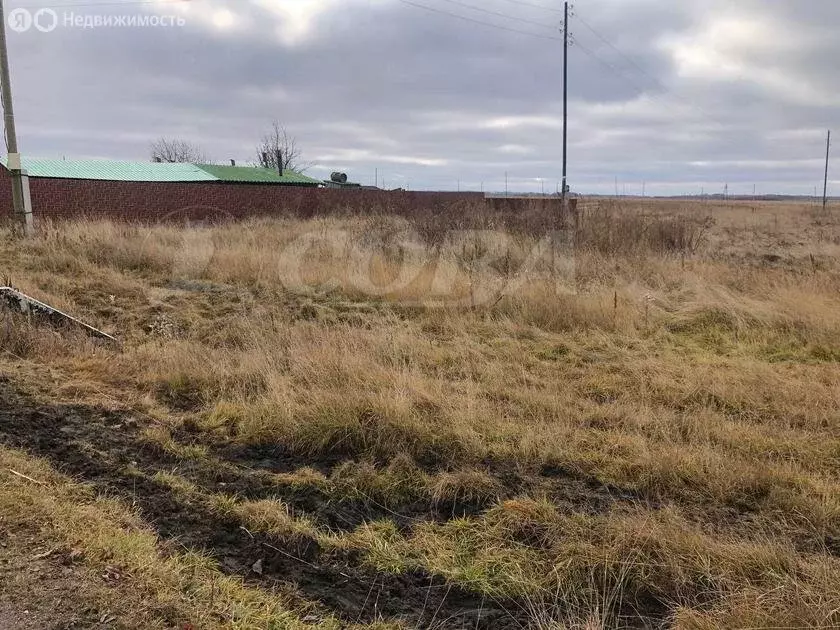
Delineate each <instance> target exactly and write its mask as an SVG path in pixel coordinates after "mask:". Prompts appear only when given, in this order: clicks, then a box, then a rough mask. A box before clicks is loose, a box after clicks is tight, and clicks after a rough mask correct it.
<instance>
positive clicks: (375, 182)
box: [373, 168, 379, 188]
mask: <svg viewBox="0 0 840 630" xmlns="http://www.w3.org/2000/svg"><path fill="white" fill-rule="evenodd" d="M373 187H374V188H379V168H377V169H375V170H374V171H373Z"/></svg>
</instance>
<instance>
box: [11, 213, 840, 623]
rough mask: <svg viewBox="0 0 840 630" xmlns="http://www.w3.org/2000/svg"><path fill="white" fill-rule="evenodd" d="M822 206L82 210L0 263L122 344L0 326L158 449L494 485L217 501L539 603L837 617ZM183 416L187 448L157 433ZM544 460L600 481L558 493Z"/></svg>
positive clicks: (555, 614)
mask: <svg viewBox="0 0 840 630" xmlns="http://www.w3.org/2000/svg"><path fill="white" fill-rule="evenodd" d="M560 219H563V220H562V221H561V220H560ZM836 229H837V227H836V224H832V223H831V222H830V221H828V220H827V219H826V218H825V217H821V218H815V217H813V216H811V215H810V214H809V213H808V212H805V211H803V208H800V207H786V206H777V205H772V204H765V205H761V206H758V207H756V209H755V210H753V208H752V207H751V206H744V205H741V204H736V205H726V206H715V205H712V204H708V205H707V204H699V203H698V204H695V205H690V206H688V207H685V208H680V207H674V206H665V205H662V204H656V203H653V202H645V203H644V204H639V205H635V206H634V205H628V204H616V203H615V202H607V201H604V202H599V203H597V204H593V205H591V206H589V207H584V208H582V211H581V214H580V216H579V217H577V222H576V223H575V222H574V221H571V220H570V221H566V220H565V218H562V217H561V218H558V217H546V216H529V215H525V216H509V215H503V214H500V215H495V216H487V215H482V216H478V215H475V216H473V215H471V214H470V213H469V212H466V213H464V214H463V215H461V216H458V217H449V216H444V215H443V214H436V215H428V216H420V217H414V218H412V219H406V218H404V217H393V216H387V215H377V216H371V217H359V216H349V217H348V216H345V217H340V218H337V217H322V218H316V219H311V220H300V219H276V220H259V221H251V222H246V223H244V224H230V225H216V226H207V227H192V228H189V229H184V228H182V227H178V226H171V225H170V226H140V225H121V224H116V223H111V222H79V223H72V224H64V225H56V226H50V227H48V228H46V229H45V230H43V231H42V233H41V235H40V236H39V237H38V239H37V240H34V241H29V242H26V243H12V242H10V241H7V243H8V244H7V246H6V247H5V248H4V250H3V253H2V259H0V265H2V269H0V271H2V270H5V271H6V272H7V273H8V274H9V275H11V277H12V278H13V280H14V281H15V282H16V283H17V284H18V285H19V286H20V287H21V288H24V289H26V290H28V291H30V292H33V293H35V294H36V295H37V296H38V297H41V298H43V299H45V300H47V301H52V302H55V303H57V304H60V305H62V306H64V307H65V308H67V309H68V310H71V311H72V312H74V313H77V314H79V315H81V316H83V317H86V318H89V319H90V320H91V321H92V323H94V324H97V325H99V326H101V327H103V328H105V329H109V330H112V331H113V332H115V333H117V334H118V335H119V336H120V337H121V338H122V339H123V340H124V349H123V352H122V353H113V352H110V351H107V350H103V349H101V348H96V347H91V346H88V345H86V344H85V343H83V342H82V341H80V340H64V341H62V340H61V339H59V342H61V343H63V344H64V345H63V346H61V347H60V348H56V347H54V346H53V345H50V344H54V343H55V341H54V340H53V341H50V339H54V338H50V337H44V338H43V339H42V338H40V337H39V336H38V335H32V334H31V333H30V332H26V331H27V329H25V328H20V329H19V328H17V327H7V328H6V330H7V332H6V334H5V336H2V337H0V338H2V340H3V346H4V348H6V349H7V350H9V351H10V352H12V353H13V355H14V356H15V357H17V358H14V359H9V360H10V361H11V362H12V363H11V364H13V365H15V366H17V369H20V368H21V367H25V366H26V365H30V364H31V363H39V362H40V363H43V362H46V363H48V364H49V365H50V367H51V369H54V370H57V371H59V372H60V373H62V374H64V375H66V376H65V378H64V379H62V380H61V381H60V382H59V383H58V384H57V386H56V387H55V391H54V392H53V395H56V396H64V397H68V398H72V399H75V400H78V399H87V400H96V401H99V402H101V403H104V404H109V405H114V404H117V403H116V402H115V401H118V402H119V404H128V405H130V406H131V407H133V408H135V409H140V410H142V411H143V412H144V413H147V414H149V415H152V416H155V417H157V418H159V419H160V423H159V425H158V426H157V427H156V430H155V433H154V434H151V435H152V437H153V438H154V439H158V440H160V441H161V443H162V444H163V445H164V447H165V448H168V449H171V450H172V451H173V452H175V453H180V454H181V455H184V456H186V455H189V456H191V457H199V458H200V457H209V456H210V455H209V454H208V453H209V450H208V449H212V447H213V445H217V444H235V445H239V446H243V445H244V446H254V445H269V446H279V447H281V448H282V449H283V450H284V451H286V452H289V453H291V454H293V455H295V456H297V457H300V458H303V459H304V460H307V461H311V462H313V463H317V462H326V461H335V460H338V461H339V462H340V465H338V466H336V467H335V469H334V470H332V471H329V474H328V475H321V474H320V473H319V474H318V475H313V474H312V471H311V470H308V471H304V470H302V471H300V476H299V477H297V476H296V477H295V479H296V481H295V483H296V484H299V485H302V486H304V487H310V488H317V489H318V492H321V493H326V494H327V495H328V496H329V497H330V498H331V500H334V501H337V502H340V501H345V500H356V501H358V500H370V501H373V502H375V503H376V504H382V505H385V506H386V507H387V508H388V509H390V510H399V509H400V506H402V505H406V504H411V503H416V502H418V501H421V502H422V501H425V502H427V503H428V504H429V505H432V506H434V505H438V506H440V505H449V504H456V503H458V502H466V503H474V504H478V505H482V506H484V507H485V508H487V507H489V508H490V509H489V510H485V511H479V512H478V514H477V515H475V516H472V517H469V518H464V519H455V520H453V521H450V522H447V523H427V524H423V525H422V526H421V527H418V528H415V529H414V530H413V531H411V532H409V533H405V532H400V531H395V530H394V528H393V524H388V523H379V524H376V523H373V524H368V525H366V526H364V527H362V528H360V529H359V530H357V531H354V532H346V533H345V534H343V535H339V536H334V535H333V533H330V532H321V533H318V532H314V533H313V525H312V523H311V522H310V521H308V520H306V519H305V518H304V519H303V522H302V523H297V524H295V523H294V522H290V521H289V514H288V513H285V516H284V515H283V513H282V510H280V511H277V513H276V514H275V516H274V517H272V514H273V513H274V512H273V511H272V509H270V508H271V507H272V506H270V505H267V504H256V505H251V504H245V505H238V507H237V504H236V499H233V501H234V508H231V509H232V510H233V511H232V512H231V513H234V514H237V515H239V516H238V517H240V518H247V519H249V522H253V523H256V524H258V525H257V526H258V527H261V528H263V529H271V527H272V526H274V527H275V528H285V529H284V531H286V530H290V531H291V530H294V531H298V529H296V528H298V527H300V528H302V529H303V530H306V531H307V532H309V533H308V535H317V536H320V537H321V538H322V543H324V545H325V548H327V547H328V548H334V549H345V550H347V549H352V550H357V551H359V553H361V554H362V557H364V558H366V560H365V561H366V562H369V563H371V564H372V565H373V566H375V567H377V568H378V570H389V571H410V570H413V569H415V568H418V567H419V568H423V569H425V570H427V571H429V572H432V573H435V574H438V575H442V576H445V577H446V578H447V579H449V580H451V581H452V582H453V583H456V584H461V585H464V586H466V587H468V588H470V589H473V590H478V591H480V592H483V593H486V594H488V595H492V596H494V597H502V596H515V597H518V598H520V599H523V598H524V600H525V601H527V602H529V606H530V607H531V608H532V609H533V615H532V617H533V619H534V623H535V624H536V626H537V627H586V624H589V625H590V626H592V627H615V626H618V625H620V624H621V623H622V622H621V618H622V616H624V615H627V614H628V611H630V610H633V609H635V610H637V612H645V610H646V608H649V609H650V610H648V611H647V612H649V613H650V614H651V615H654V616H656V615H659V616H661V615H663V614H666V615H667V616H668V618H669V619H670V621H671V623H673V625H675V626H677V627H687V628H688V627H692V628H694V627H735V626H739V625H746V626H750V625H753V626H758V625H761V624H765V625H766V624H767V623H769V622H770V621H772V619H771V617H774V618H776V619H778V620H783V621H784V623H789V624H794V622H798V623H799V624H800V625H808V624H810V625H815V626H817V627H819V625H820V624H823V625H826V624H828V623H829V622H836V621H837V619H836V617H837V612H836V610H837V602H836V598H835V597H834V596H833V592H832V590H831V589H832V587H831V584H832V583H833V581H834V580H835V579H836V577H837V576H838V566H837V560H836V557H834V555H832V554H836V550H835V551H832V550H834V549H835V547H836V541H837V540H840V485H838V482H837V479H836V475H835V472H836V464H837V453H838V452H840V451H838V444H840V423H839V422H838V421H840V417H838V412H837V409H838V402H840V382H838V376H837V374H838V372H837V362H838V361H839V360H840V347H839V346H838V339H840V309H838V306H840V299H838V296H840V276H839V275H838V266H837V254H838V243H840V240H838V239H837V236H836ZM18 330H20V331H22V332H17V331H18ZM15 344H16V345H15ZM184 423H188V424H189V427H190V429H191V431H192V432H193V433H195V432H196V431H197V432H198V434H199V435H200V436H201V443H202V444H203V445H204V450H201V449H193V450H192V451H187V450H186V449H185V446H184V445H183V444H179V442H178V440H177V439H175V437H173V436H177V435H178V433H179V431H180V430H181V429H182V428H183V426H184ZM179 449H180V450H179ZM406 471H409V472H408V473H406ZM512 471H515V472H512ZM547 471H548V472H547ZM551 471H556V472H555V473H551ZM552 474H553V475H554V476H552ZM512 476H513V477H514V479H517V480H518V481H515V482H514V481H511V477H512ZM564 480H578V481H585V482H586V483H588V484H590V485H591V487H592V488H595V489H597V488H600V489H604V488H606V489H607V494H608V495H610V494H614V495H615V496H617V497H619V499H620V500H618V501H617V502H616V503H615V504H612V503H610V505H609V506H607V507H606V508H599V509H601V510H602V512H599V511H598V509H595V508H594V507H593V508H592V509H587V508H586V507H582V506H581V505H575V504H571V505H570V504H569V503H564V502H563V501H562V500H560V499H559V498H558V494H562V492H563V490H562V488H564V487H565V486H564V483H566V482H565V481H564ZM280 481H281V480H278V483H279V482H280ZM286 482H288V480H285V481H283V483H286ZM569 483H571V481H569ZM552 493H554V494H552ZM596 494H597V493H596ZM589 498H590V499H591V500H593V501H594V500H595V496H594V495H593V496H592V497H589ZM582 500H584V501H585V500H586V497H583V499H582ZM272 518H274V519H275V521H276V522H275V523H273V525H272V523H271V522H269V521H271V519H272ZM289 528H291V529H289ZM278 531H279V530H278ZM327 543H329V544H327ZM759 595H760V596H761V598H762V599H760V600H757V602H756V603H754V604H751V603H750V599H751V598H753V597H757V596H759ZM663 611H664V612H663ZM768 611H769V612H768Z"/></svg>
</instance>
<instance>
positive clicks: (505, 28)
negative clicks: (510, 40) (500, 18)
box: [399, 0, 563, 42]
mask: <svg viewBox="0 0 840 630" xmlns="http://www.w3.org/2000/svg"><path fill="white" fill-rule="evenodd" d="M399 2H402V3H403V4H407V5H409V6H412V7H415V8H417V9H424V10H425V11H431V12H432V13H438V14H440V15H447V16H449V17H453V18H456V19H459V20H463V21H465V22H472V23H473V24H481V25H483V26H489V27H490V28H495V29H498V30H500V31H508V32H509V33H519V34H520V35H529V36H531V37H537V38H539V39H550V40H553V41H556V42H559V41H563V40H562V38H560V37H552V36H551V35H543V34H541V33H533V32H530V31H523V30H520V29H518V28H511V27H509V26H502V25H501V24H493V23H492V22H485V21H484V20H478V19H476V18H471V17H467V16H466V15H459V14H458V13H452V12H450V11H444V10H443V9H437V8H435V7H430V6H426V5H425V4H419V3H417V2H412V0H399ZM508 17H510V16H508Z"/></svg>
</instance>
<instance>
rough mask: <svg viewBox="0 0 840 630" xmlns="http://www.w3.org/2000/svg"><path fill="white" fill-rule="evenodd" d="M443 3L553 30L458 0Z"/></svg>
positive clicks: (541, 24) (534, 21)
mask: <svg viewBox="0 0 840 630" xmlns="http://www.w3.org/2000/svg"><path fill="white" fill-rule="evenodd" d="M443 1H444V2H448V3H449V4H455V5H457V6H459V7H464V8H465V9H472V10H473V11H479V12H480V13H486V14H487V15H495V16H496V17H501V18H504V19H506V20H515V21H517V22H523V23H525V24H533V25H534V26H539V27H541V28H548V29H552V30H554V28H555V27H553V26H549V25H548V24H544V23H543V22H537V21H536V20H529V19H527V18H521V17H515V16H513V15H508V14H507V13H500V12H499V11H491V10H490V9H484V8H482V7H477V6H475V5H472V4H467V3H466V2H460V1H459V0H443Z"/></svg>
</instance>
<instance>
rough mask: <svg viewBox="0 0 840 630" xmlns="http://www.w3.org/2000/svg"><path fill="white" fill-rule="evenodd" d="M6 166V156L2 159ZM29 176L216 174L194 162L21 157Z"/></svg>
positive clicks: (208, 178) (139, 178) (169, 178)
mask: <svg viewBox="0 0 840 630" xmlns="http://www.w3.org/2000/svg"><path fill="white" fill-rule="evenodd" d="M2 164H3V166H7V158H5V157H4V158H3V159H2ZM22 167H23V169H24V170H25V171H26V172H27V173H28V174H29V176H30V177H53V178H61V179H99V180H108V181H122V182H212V181H216V180H217V179H218V178H217V177H214V176H213V175H212V174H211V173H208V172H207V171H205V170H203V169H201V168H199V167H198V166H196V165H195V164H168V163H157V162H128V161H119V160H46V159H41V158H28V157H24V158H23V159H22Z"/></svg>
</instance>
